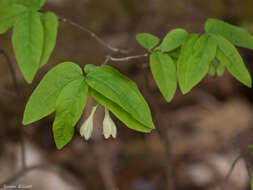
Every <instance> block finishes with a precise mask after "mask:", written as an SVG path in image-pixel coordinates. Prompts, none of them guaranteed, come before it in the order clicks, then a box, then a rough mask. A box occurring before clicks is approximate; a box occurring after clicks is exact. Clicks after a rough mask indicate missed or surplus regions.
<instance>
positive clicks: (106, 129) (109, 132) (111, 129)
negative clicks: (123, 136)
mask: <svg viewBox="0 0 253 190" xmlns="http://www.w3.org/2000/svg"><path fill="white" fill-rule="evenodd" d="M103 134H104V137H105V138H106V139H108V138H109V137H110V136H112V137H113V138H116V135H117V128H116V125H115V123H114V122H113V120H112V119H111V117H110V114H109V110H108V109H106V108H105V118H104V121H103Z"/></svg>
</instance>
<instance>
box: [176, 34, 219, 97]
mask: <svg viewBox="0 0 253 190" xmlns="http://www.w3.org/2000/svg"><path fill="white" fill-rule="evenodd" d="M195 40H196V37H195V36H193V37H192V38H190V40H189V39H188V41H186V47H184V48H182V53H181V54H182V55H181V56H180V58H179V62H178V78H179V84H180V87H181V90H182V92H183V94H186V93H188V92H189V91H190V90H191V89H192V88H193V87H194V86H195V85H197V84H198V83H199V82H200V81H201V80H202V79H203V78H204V76H205V75H206V74H207V73H208V70H209V66H210V63H211V62H212V61H213V59H214V58H215V55H216V47H217V43H216V40H215V39H214V38H212V37H210V36H208V35H206V34H204V35H202V36H201V37H200V38H199V39H198V40H197V41H196V43H195ZM193 44H194V46H193V49H192V45H193ZM184 51H185V53H184Z"/></svg>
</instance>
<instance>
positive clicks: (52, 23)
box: [40, 12, 58, 67]
mask: <svg viewBox="0 0 253 190" xmlns="http://www.w3.org/2000/svg"><path fill="white" fill-rule="evenodd" d="M41 22H42V25H43V28H44V43H43V51H42V55H41V59H40V67H42V66H43V65H45V64H46V63H47V61H48V59H49V57H50V55H51V53H52V51H53V49H54V47H55V43H56V38H57V29H58V18H57V17H56V15H55V14H54V13H51V12H47V13H45V14H42V15H41Z"/></svg>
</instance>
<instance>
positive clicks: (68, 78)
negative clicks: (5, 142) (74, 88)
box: [23, 62, 83, 125]
mask: <svg viewBox="0 0 253 190" xmlns="http://www.w3.org/2000/svg"><path fill="white" fill-rule="evenodd" d="M82 77H83V74H82V70H81V68H80V67H79V66H78V65H77V64H75V63H72V62H64V63H61V64H59V65H57V66H55V67H54V68H52V69H51V70H50V71H49V72H48V73H47V74H46V75H45V76H44V78H43V79H42V80H41V81H40V83H39V85H38V86H37V87H36V89H35V90H34V91H33V93H32V95H31V96H30V98H29V100H28V102H27V104H26V108H25V112H24V118H23V124H24V125H27V124H30V123H32V122H35V121H37V120H40V119H41V118H43V117H45V116H47V115H49V114H51V113H53V112H54V111H55V106H56V100H57V98H58V96H59V94H60V92H61V91H62V89H63V88H64V87H65V86H66V85H67V84H68V83H70V82H72V81H74V80H77V79H80V78H82Z"/></svg>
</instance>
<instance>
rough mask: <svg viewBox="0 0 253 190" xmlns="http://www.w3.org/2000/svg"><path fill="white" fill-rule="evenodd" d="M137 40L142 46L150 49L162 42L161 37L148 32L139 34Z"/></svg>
mask: <svg viewBox="0 0 253 190" xmlns="http://www.w3.org/2000/svg"><path fill="white" fill-rule="evenodd" d="M136 40H137V42H138V43H139V44H140V45H141V46H142V47H144V48H146V49H148V50H151V49H153V48H154V47H155V46H156V45H157V44H158V43H159V42H160V39H159V38H157V37H156V36H154V35H152V34H148V33H141V34H137V35H136Z"/></svg>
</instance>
